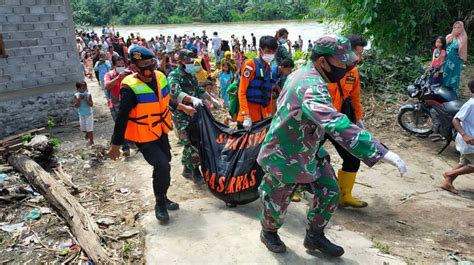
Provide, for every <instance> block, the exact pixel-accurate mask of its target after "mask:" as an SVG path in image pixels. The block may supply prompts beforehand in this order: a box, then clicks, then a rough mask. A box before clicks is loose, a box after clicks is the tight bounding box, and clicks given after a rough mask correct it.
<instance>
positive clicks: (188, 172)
mask: <svg viewBox="0 0 474 265" xmlns="http://www.w3.org/2000/svg"><path fill="white" fill-rule="evenodd" d="M181 175H183V177H184V178H187V179H192V178H193V171H192V170H191V169H188V168H186V167H184V168H183V173H181Z"/></svg>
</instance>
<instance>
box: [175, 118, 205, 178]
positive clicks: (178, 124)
mask: <svg viewBox="0 0 474 265" xmlns="http://www.w3.org/2000/svg"><path fill="white" fill-rule="evenodd" d="M188 125H189V123H188V122H187V121H180V120H174V126H175V130H177V131H178V137H179V143H180V144H181V145H182V146H183V157H182V158H181V164H183V167H184V168H186V169H188V170H191V171H192V170H194V169H195V168H197V167H199V165H200V164H201V162H200V158H199V150H198V149H197V148H196V147H195V146H193V145H191V141H190V140H189V136H188V132H187V131H186V128H187V127H188Z"/></svg>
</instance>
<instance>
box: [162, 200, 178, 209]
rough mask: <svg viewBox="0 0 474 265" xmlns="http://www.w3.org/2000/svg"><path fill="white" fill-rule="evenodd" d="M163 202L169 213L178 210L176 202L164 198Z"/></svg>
mask: <svg viewBox="0 0 474 265" xmlns="http://www.w3.org/2000/svg"><path fill="white" fill-rule="evenodd" d="M165 202H166V209H167V210H169V211H174V210H178V209H179V204H178V203H176V202H173V201H172V200H170V199H168V197H165Z"/></svg>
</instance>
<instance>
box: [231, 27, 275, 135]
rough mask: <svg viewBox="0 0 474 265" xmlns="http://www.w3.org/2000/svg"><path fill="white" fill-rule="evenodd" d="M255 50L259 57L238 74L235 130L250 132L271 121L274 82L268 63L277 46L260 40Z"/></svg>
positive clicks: (268, 41)
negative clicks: (257, 125) (257, 51)
mask: <svg viewBox="0 0 474 265" xmlns="http://www.w3.org/2000/svg"><path fill="white" fill-rule="evenodd" d="M259 46H260V47H259V57H258V58H255V59H248V60H246V61H245V62H244V64H243V65H242V68H241V70H240V80H239V89H238V98H239V105H240V108H239V112H238V115H237V127H238V128H239V129H246V130H250V129H251V128H252V123H253V122H257V121H260V120H263V119H265V118H268V117H271V116H273V113H274V108H273V99H272V96H271V92H272V87H273V84H274V83H275V81H276V78H273V73H272V67H271V62H272V61H273V59H274V58H275V51H276V50H277V48H278V43H277V41H276V39H275V38H273V37H272V36H263V37H261V38H260V41H259Z"/></svg>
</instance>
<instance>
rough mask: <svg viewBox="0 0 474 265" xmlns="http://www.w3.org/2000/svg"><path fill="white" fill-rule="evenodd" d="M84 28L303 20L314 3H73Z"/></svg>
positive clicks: (140, 0)
mask: <svg viewBox="0 0 474 265" xmlns="http://www.w3.org/2000/svg"><path fill="white" fill-rule="evenodd" d="M71 2H72V9H73V11H74V12H73V19H74V22H75V23H76V26H80V27H82V28H87V27H90V25H94V26H97V25H103V24H125V25H128V24H132V25H139V24H179V23H190V22H192V21H201V22H212V23H217V22H233V21H250V20H276V19H302V18H307V17H311V16H308V15H307V14H313V13H314V12H313V10H312V9H311V8H312V7H311V3H312V2H313V1H310V0H277V1H271V0H227V1H215V0H179V1H171V0H160V1H157V0H151V1H147V0H135V1H131V0H122V1H116V0H72V1H71Z"/></svg>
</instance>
